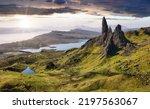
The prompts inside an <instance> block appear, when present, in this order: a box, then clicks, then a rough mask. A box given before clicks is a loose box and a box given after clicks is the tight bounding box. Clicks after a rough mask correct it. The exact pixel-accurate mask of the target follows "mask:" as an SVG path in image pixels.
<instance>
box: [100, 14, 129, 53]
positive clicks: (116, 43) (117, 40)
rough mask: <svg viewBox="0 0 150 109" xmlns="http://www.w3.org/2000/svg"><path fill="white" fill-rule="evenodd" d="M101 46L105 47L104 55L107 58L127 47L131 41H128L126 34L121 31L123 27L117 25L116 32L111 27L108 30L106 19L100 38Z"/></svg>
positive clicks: (103, 22)
mask: <svg viewBox="0 0 150 109" xmlns="http://www.w3.org/2000/svg"><path fill="white" fill-rule="evenodd" d="M99 40H100V45H102V46H103V47H104V53H105V55H107V56H113V55H115V54H116V53H117V51H118V50H120V49H122V48H124V47H126V45H127V44H128V43H130V41H129V40H128V39H126V37H125V35H124V32H123V31H122V30H121V25H119V24H118V25H117V26H116V28H115V30H114V32H112V29H111V27H109V29H108V25H107V21H106V19H105V17H104V18H103V21H102V35H101V36H99Z"/></svg>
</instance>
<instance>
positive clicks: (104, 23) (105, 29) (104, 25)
mask: <svg viewBox="0 0 150 109" xmlns="http://www.w3.org/2000/svg"><path fill="white" fill-rule="evenodd" d="M107 32H108V25H107V21H106V18H105V17H103V19H102V34H104V33H107Z"/></svg>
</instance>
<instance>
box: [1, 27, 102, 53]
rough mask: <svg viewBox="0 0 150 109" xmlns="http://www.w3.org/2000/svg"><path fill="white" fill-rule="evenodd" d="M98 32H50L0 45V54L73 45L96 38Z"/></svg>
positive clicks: (75, 30)
mask: <svg viewBox="0 0 150 109" xmlns="http://www.w3.org/2000/svg"><path fill="white" fill-rule="evenodd" d="M98 34H99V33H98V32H93V31H88V30H81V29H74V30H71V31H52V32H50V33H46V34H42V35H39V36H36V37H34V38H32V39H29V40H25V41H20V42H13V43H7V44H1V45H0V52H11V51H19V50H20V49H28V48H40V47H44V46H48V45H51V44H61V43H74V42H78V41H79V40H80V39H90V38H93V37H96V36H98Z"/></svg>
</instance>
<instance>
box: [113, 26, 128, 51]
mask: <svg viewBox="0 0 150 109" xmlns="http://www.w3.org/2000/svg"><path fill="white" fill-rule="evenodd" d="M113 41H114V44H115V45H116V46H117V47H118V48H122V47H125V46H126V45H127V43H129V41H128V40H127V39H126V37H125V35H124V32H123V31H122V30H121V25H119V24H118V25H117V27H116V29H115V31H114V34H113Z"/></svg>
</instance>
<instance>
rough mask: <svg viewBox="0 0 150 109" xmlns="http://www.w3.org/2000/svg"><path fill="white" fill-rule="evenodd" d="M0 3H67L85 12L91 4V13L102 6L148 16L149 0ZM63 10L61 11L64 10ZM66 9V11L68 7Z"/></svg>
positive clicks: (1, 0)
mask: <svg viewBox="0 0 150 109" xmlns="http://www.w3.org/2000/svg"><path fill="white" fill-rule="evenodd" d="M77 3H78V4H77ZM0 4H1V5H4V4H17V5H21V6H25V5H29V6H30V7H32V6H37V7H38V6H40V5H44V6H53V5H58V6H57V8H59V6H60V9H61V8H62V6H64V7H66V5H67V7H69V9H71V12H73V11H74V12H76V11H77V10H79V9H80V11H85V10H86V11H87V12H89V10H90V9H89V6H91V5H92V6H93V7H94V9H93V13H97V12H98V11H100V7H102V8H104V9H103V10H104V11H106V12H113V13H117V14H123V13H126V14H132V15H133V16H138V17H146V16H150V0H0ZM6 8H8V6H6ZM22 8H23V7H22ZM11 9H12V8H11ZM60 9H59V10H60ZM5 10H6V9H5ZM8 10H9V9H8ZM12 10H16V7H14V9H12ZM33 10H35V9H33ZM37 10H38V11H39V12H41V11H43V9H41V8H40V9H37ZM63 10H64V9H63ZM63 10H62V12H64V11H63ZM1 11H2V12H3V14H4V11H3V10H2V9H1V10H0V13H1ZM10 11H11V10H10ZM10 11H9V12H10ZM66 11H67V12H68V9H67V10H66ZM9 12H6V13H9ZM56 12H57V11H56Z"/></svg>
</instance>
